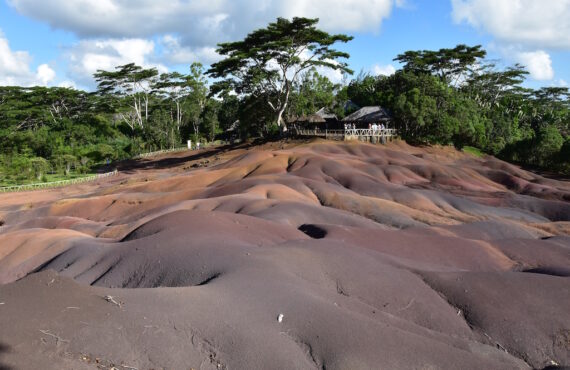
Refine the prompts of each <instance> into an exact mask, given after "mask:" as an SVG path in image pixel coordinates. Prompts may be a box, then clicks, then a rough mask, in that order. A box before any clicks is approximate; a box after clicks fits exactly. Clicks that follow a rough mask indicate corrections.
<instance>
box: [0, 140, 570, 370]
mask: <svg viewBox="0 0 570 370" xmlns="http://www.w3.org/2000/svg"><path fill="white" fill-rule="evenodd" d="M119 170H120V175H119V176H117V177H115V178H112V179H107V180H102V181H101V182H99V183H91V184H83V185H79V186H74V187H69V188H65V189H55V190H49V191H41V192H29V193H18V194H2V195H0V220H1V221H0V224H2V226H0V284H3V285H0V368H7V369H12V368H13V369H31V368H53V369H62V368H70V369H71V368H73V369H83V368H85V369H91V368H112V367H113V366H115V367H116V368H124V369H127V368H137V369H161V368H164V369H189V368H193V369H311V368H317V369H409V368H447V369H459V368H461V369H511V368H512V369H518V368H529V367H534V368H545V367H548V366H554V367H556V366H570V355H569V353H570V183H568V182H564V181H556V180H551V179H546V178H543V177H541V176H538V175H536V174H533V173H530V172H527V171H523V170H521V169H519V168H518V167H515V166H512V165H509V164H507V163H505V162H502V161H499V160H497V159H494V158H492V157H485V158H475V157H472V156H470V155H467V154H463V153H460V152H457V151H455V150H453V149H450V148H414V147H410V146H407V145H406V144H404V143H392V144H389V145H386V146H374V145H369V144H361V143H335V142H325V141H314V142H304V143H302V142H278V143H271V144H265V145H260V146H243V147H238V148H217V149H211V150H208V151H202V152H200V153H197V154H196V153H195V152H186V153H179V154H175V155H170V156H163V157H158V158H154V159H147V160H141V161H133V162H127V163H123V164H121V167H120V168H119ZM278 318H281V320H278Z"/></svg>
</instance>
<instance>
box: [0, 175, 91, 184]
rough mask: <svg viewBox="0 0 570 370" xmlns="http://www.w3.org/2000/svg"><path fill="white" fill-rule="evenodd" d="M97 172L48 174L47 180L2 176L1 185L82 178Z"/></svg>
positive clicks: (0, 178)
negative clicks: (66, 174)
mask: <svg viewBox="0 0 570 370" xmlns="http://www.w3.org/2000/svg"><path fill="white" fill-rule="evenodd" d="M93 175H95V173H70V174H69V175H68V176H65V175H62V174H46V175H45V180H46V181H42V180H38V179H31V180H17V179H14V178H2V177H1V176H0V187H4V186H18V185H27V184H39V183H43V182H46V183H47V182H55V181H62V180H73V179H80V178H84V177H89V176H93Z"/></svg>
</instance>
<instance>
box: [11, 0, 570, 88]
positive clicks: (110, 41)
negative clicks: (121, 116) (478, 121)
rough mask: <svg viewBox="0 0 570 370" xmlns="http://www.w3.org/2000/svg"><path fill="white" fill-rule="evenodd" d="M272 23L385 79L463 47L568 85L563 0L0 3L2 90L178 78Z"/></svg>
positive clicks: (549, 82)
mask: <svg viewBox="0 0 570 370" xmlns="http://www.w3.org/2000/svg"><path fill="white" fill-rule="evenodd" d="M278 16H283V17H292V16H308V17H319V18H320V19H321V22H320V26H321V27H322V28H324V29H325V30H327V31H329V32H335V33H336V32H342V33H347V34H350V35H353V36H354V40H353V41H351V42H350V43H349V44H347V45H344V46H342V49H343V50H346V51H348V52H349V53H350V55H351V58H350V60H349V64H350V65H351V67H352V69H354V70H355V71H356V72H359V71H365V72H370V73H373V74H379V73H381V74H389V73H392V72H393V71H394V70H395V69H397V68H398V65H397V64H396V63H395V62H393V58H394V57H395V56H396V55H397V54H399V53H402V52H404V51H406V50H417V49H439V48H442V47H453V46H455V45H457V44H459V43H464V44H468V45H476V44H481V45H483V47H484V48H485V49H486V50H487V51H488V57H489V58H492V59H500V60H501V63H503V65H512V64H514V63H521V64H523V65H525V66H527V68H528V70H529V71H530V72H531V74H530V77H529V78H528V81H527V82H526V83H525V84H526V85H527V86H530V87H535V88H536V87H540V86H567V85H568V83H569V82H570V68H568V66H570V0H550V1H541V2H539V1H536V0H434V1H426V0H344V1H342V0H289V1H287V2H283V1H281V2H280V1H274V0H264V1H260V0H234V1H232V0H209V1H208V2H205V1H196V0H172V1H170V2H164V3H163V2H157V1H155V0H137V1H134V0H0V85H25V86H28V85H47V86H73V87H76V88H82V89H93V87H94V81H93V79H92V77H91V76H92V73H93V72H94V71H95V70H97V69H111V68H113V67H114V66H116V65H120V64H125V63H129V62H135V63H137V64H141V65H144V66H155V67H158V68H159V70H161V71H167V70H179V71H182V72H183V71H186V70H187V69H188V66H189V64H190V63H192V62H194V61H199V62H202V63H203V64H205V65H208V64H210V63H212V62H213V61H215V60H217V55H216V53H215V45H216V43H217V42H221V41H230V40H237V39H240V38H242V37H243V36H245V35H246V34H247V33H248V32H250V31H252V30H253V29H255V28H259V27H263V26H265V25H266V24H267V23H268V22H271V21H273V20H275V18H276V17H278ZM329 77H330V78H332V79H339V78H340V77H339V76H338V75H336V74H334V73H331V74H330V76H329Z"/></svg>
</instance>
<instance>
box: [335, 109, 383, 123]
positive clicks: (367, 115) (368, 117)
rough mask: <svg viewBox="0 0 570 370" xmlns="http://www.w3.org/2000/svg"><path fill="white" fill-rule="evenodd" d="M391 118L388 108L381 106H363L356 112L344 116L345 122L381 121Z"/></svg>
mask: <svg viewBox="0 0 570 370" xmlns="http://www.w3.org/2000/svg"><path fill="white" fill-rule="evenodd" d="M389 119H390V115H389V114H388V112H387V111H386V109H384V108H382V107H380V106H369V107H363V108H360V109H359V110H357V111H356V112H354V113H352V114H350V115H348V116H346V117H344V119H343V121H345V122H360V123H374V122H376V123H378V122H381V121H387V120H389Z"/></svg>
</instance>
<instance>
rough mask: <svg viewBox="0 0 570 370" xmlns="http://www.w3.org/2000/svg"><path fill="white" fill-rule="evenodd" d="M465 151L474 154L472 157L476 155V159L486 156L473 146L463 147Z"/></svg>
mask: <svg viewBox="0 0 570 370" xmlns="http://www.w3.org/2000/svg"><path fill="white" fill-rule="evenodd" d="M463 151H464V152H465V153H469V154H472V155H474V156H475V157H482V156H484V155H485V153H483V152H482V151H481V150H480V149H477V148H475V147H472V146H464V147H463Z"/></svg>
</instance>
